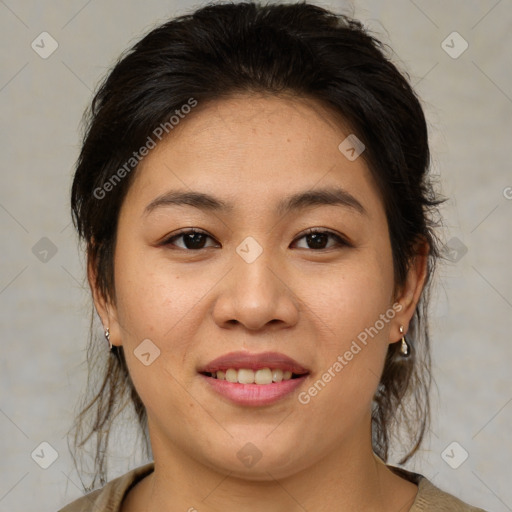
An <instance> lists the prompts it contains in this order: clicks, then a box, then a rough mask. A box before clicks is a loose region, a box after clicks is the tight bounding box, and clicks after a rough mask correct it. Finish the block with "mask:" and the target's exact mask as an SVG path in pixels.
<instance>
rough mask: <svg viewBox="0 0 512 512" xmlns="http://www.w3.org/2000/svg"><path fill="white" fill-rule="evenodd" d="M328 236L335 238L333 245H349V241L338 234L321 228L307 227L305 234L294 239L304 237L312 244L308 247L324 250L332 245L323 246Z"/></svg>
mask: <svg viewBox="0 0 512 512" xmlns="http://www.w3.org/2000/svg"><path fill="white" fill-rule="evenodd" d="M329 237H330V238H332V239H334V240H335V244H334V247H340V246H350V243H349V242H348V241H347V240H345V239H344V238H343V237H341V236H340V235H338V234H336V233H333V232H332V231H327V230H324V229H321V228H311V229H308V231H307V232H306V233H305V234H303V235H302V236H300V237H299V238H296V239H295V240H301V239H302V238H305V239H306V243H307V244H309V245H312V246H313V247H309V248H310V249H316V250H325V249H331V248H332V247H333V246H331V247H325V243H326V242H327V240H328V239H329ZM300 249H303V247H300ZM305 249H308V247H305Z"/></svg>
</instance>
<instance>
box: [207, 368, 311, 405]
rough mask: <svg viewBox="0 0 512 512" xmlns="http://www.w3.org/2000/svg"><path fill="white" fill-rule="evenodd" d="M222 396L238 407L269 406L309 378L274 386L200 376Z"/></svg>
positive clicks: (291, 380) (283, 381)
mask: <svg viewBox="0 0 512 512" xmlns="http://www.w3.org/2000/svg"><path fill="white" fill-rule="evenodd" d="M199 375H200V376H201V377H202V378H203V379H205V381H206V382H207V383H208V384H209V385H210V386H211V387H212V388H213V390H214V391H216V392H217V393H219V394H220V395H223V396H225V397H226V398H228V399H229V400H231V401H232V402H235V403H236V404H238V405H251V406H259V405H268V404H272V403H274V402H277V401H278V400H281V399H282V398H284V397H285V396H287V395H289V394H290V393H292V392H293V391H295V390H296V389H297V388H298V387H299V386H301V385H302V384H303V382H304V381H305V380H306V378H307V376H308V375H307V374H306V375H303V376H302V377H298V378H296V379H288V380H282V381H281V382H272V384H239V383H238V382H229V381H227V380H221V379H215V378H213V377H208V376H207V375H203V374H199Z"/></svg>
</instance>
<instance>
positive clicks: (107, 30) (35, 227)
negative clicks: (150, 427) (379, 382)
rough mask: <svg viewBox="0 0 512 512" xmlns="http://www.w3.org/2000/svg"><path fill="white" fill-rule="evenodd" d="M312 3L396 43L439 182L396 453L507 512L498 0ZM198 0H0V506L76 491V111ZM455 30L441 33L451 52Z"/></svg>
mask: <svg viewBox="0 0 512 512" xmlns="http://www.w3.org/2000/svg"><path fill="white" fill-rule="evenodd" d="M317 3H318V4H319V5H323V6H326V7H330V8H333V9H335V10H338V11H341V12H347V13H349V14H350V13H353V14H355V15H356V16H357V17H359V18H360V19H362V20H363V21H364V22H365V23H366V24H367V26H369V27H371V28H372V29H373V30H374V31H375V32H376V33H377V34H378V36H379V37H381V38H382V39H383V40H384V41H386V42H388V43H389V44H390V45H391V47H392V48H393V49H394V50H395V52H396V54H397V56H396V58H395V61H396V62H398V64H399V66H400V67H401V69H403V70H406V71H408V72H409V74H410V77H411V81H412V83H413V84H414V85H415V86H416V89H417V91H418V93H419V95H420V96H421V98H422V99H423V103H424V106H425V111H426V114H427V117H428V120H429V128H430V132H431V143H432V152H433V172H434V173H435V174H437V175H438V176H439V183H440V189H441V192H442V193H443V194H444V195H446V196H448V197H450V201H449V202H448V203H447V204H446V206H445V207H444V208H443V210H442V211H443V214H444V216H445V229H444V230H443V232H442V233H441V234H440V236H441V237H442V239H443V240H444V241H445V242H447V243H448V246H449V247H450V248H451V249H450V251H448V252H447V255H449V257H450V258H452V260H458V261H451V262H450V261H448V262H446V263H444V264H443V265H442V266H441V267H440V268H439V273H438V285H437V287H436V290H435V294H434V300H435V301H436V305H435V307H434V308H433V311H432V313H433V314H432V323H431V326H432V337H433V357H434V376H435V379H436V382H437V385H438V392H437V393H435V394H434V421H433V424H432V430H431V433H430V435H429V437H428V439H427V440H426V442H425V444H424V446H423V448H422V450H421V452H420V453H419V455H418V456H417V457H416V458H415V459H413V461H412V462H411V463H410V464H408V465H407V467H408V468H409V469H413V470H416V471H418V472H421V473H423V474H425V475H426V476H427V477H428V478H430V479H432V481H433V482H434V483H435V484H437V485H439V486H441V487H443V488H444V489H445V490H447V491H449V492H452V493H454V494H456V495H458V496H460V497H461V498H463V499H464V500H466V501H468V502H470V503H472V504H474V505H478V506H480V507H483V508H486V509H487V510H489V511H495V512H504V511H510V510H512V488H511V486H510V482H511V480H512V478H511V477H512V471H511V469H510V456H511V451H512V450H511V444H512V441H511V434H512V431H511V425H512V386H511V371H510V363H511V360H512V357H511V356H512V344H511V340H510V334H509V333H510V327H511V317H512V315H511V313H512V309H511V308H512V272H511V270H510V253H511V249H512V240H511V237H510V234H511V229H510V218H511V215H512V199H511V198H512V189H511V188H507V187H512V175H511V172H510V164H509V162H510V158H509V156H510V149H511V145H512V143H511V135H512V131H511V124H512V123H511V119H512V75H511V50H510V48H511V47H512V3H511V0H501V1H498V0H485V1H453V0H451V1H446V0H444V1H441V0H434V1H428V2H427V1H421V0H416V1H415V2H413V1H406V0H398V1H377V0H372V1H370V0H368V1H356V2H355V3H350V2H343V3H342V2H335V1H332V2H330V3H329V2H323V3H320V2H317ZM199 5H200V4H199V3H194V4H192V3H190V2H186V1H179V2H176V1H175V2H172V1H163V0H151V1H145V2H135V1H121V0H111V1H108V2H101V1H99V0H92V1H89V2H87V1H85V0H76V1H62V0H61V1H57V0H48V1H45V2H41V1H39V2H36V1H29V0H20V1H15V0H5V1H0V29H1V30H0V37H1V41H2V44H1V45H0V53H1V55H2V61H1V62H2V65H1V70H0V73H1V75H0V106H1V112H2V122H1V130H2V131H1V137H0V145H1V166H2V172H1V180H0V230H1V234H2V252H1V256H0V258H1V268H0V321H1V336H2V358H1V379H2V381H1V388H0V428H1V432H2V435H1V437H0V443H1V445H0V449H1V455H2V457H1V460H2V475H1V479H0V511H9V512H15V511H27V510H34V509H35V507H36V506H37V510H39V511H40V512H46V511H48V512H50V511H55V510H57V509H58V508H59V507H60V506H62V505H64V504H65V503H68V502H69V501H71V500H72V499H75V498H77V497H79V496H80V495H81V492H80V488H79V484H80V481H79V479H78V476H77V475H76V472H75V471H74V470H73V465H72V462H71V458H70V455H69V453H68V448H67V442H66V438H65V434H66V432H67V430H68V429H69V427H70V425H71V422H72V419H73V409H74V407H75V404H76V401H77V397H78V396H79V394H80V392H81V390H82V388H83V386H84V384H85V378H86V373H85V366H84V364H83V361H84V358H85V352H84V348H85V344H86V341H87V332H88V321H89V296H88V292H87V289H86V288H84V282H85V281H84V266H83V257H82V255H81V254H80V253H79V252H78V249H77V241H76V238H75V235H74V232H73V228H72V226H71V225H70V215H69V189H70V184H71V176H72V170H73V165H74V163H75V160H76V157H77V154H78V149H79V141H80V139H79V134H80V132H79V122H80V119H81V115H82V112H83V110H84V108H85V107H86V105H87V103H88V102H89V101H90V99H91V97H92V90H94V88H95V86H96V84H97V82H98V80H99V79H100V77H102V76H103V75H104V74H105V72H106V71H107V69H108V68H109V67H110V66H111V65H112V64H113V62H114V60H115V59H116V58H117V56H118V55H119V54H120V52H121V51H122V50H124V49H125V48H127V47H128V46H129V45H131V44H132V43H134V42H135V41H136V40H137V39H138V38H139V37H140V36H142V35H143V33H145V32H147V31H148V30H149V29H150V28H152V27H153V26H155V25H156V24H157V23H159V22H161V21H163V20H165V19H166V18H167V17H169V16H174V15H177V14H182V13H184V12H186V11H187V10H188V9H189V8H190V7H193V6H199ZM43 31H47V32H49V33H50V34H51V36H52V37H53V38H55V40H56V41H57V42H58V45H59V46H58V49H57V50H56V51H55V52H54V53H53V54H52V55H51V56H49V57H48V58H47V59H43V58H41V57H40V56H39V55H38V54H37V53H36V52H35V51H34V50H33V49H32V48H31V43H32V41H33V40H35V39H36V38H37V36H38V35H39V34H40V33H41V32H43ZM453 31H457V32H458V33H459V34H460V35H461V36H462V37H463V38H464V40H466V41H467V43H468V44H469V47H468V49H467V50H466V51H465V52H464V53H462V54H461V55H460V56H458V57H457V58H453V57H452V56H450V55H448V53H447V52H446V51H445V50H444V49H443V47H442V42H443V41H444V40H445V39H446V38H447V36H448V35H449V34H451V33H452V32H453ZM452 40H453V42H452ZM461 42H462V41H461V40H458V39H457V38H456V39H453V37H451V38H449V39H448V40H447V44H448V45H450V46H452V47H453V48H451V50H449V51H451V52H452V53H453V52H456V51H458V50H460V49H461V48H462V46H461ZM46 48H48V46H46ZM43 237H47V238H48V239H49V240H51V243H52V244H53V245H54V246H55V248H56V249H57V252H56V253H55V254H54V255H52V252H51V250H50V252H48V254H46V255H45V254H44V253H42V252H41V250H44V249H45V248H46V249H48V248H49V247H50V248H51V247H52V246H50V245H49V243H48V241H43V242H39V241H40V239H41V238H43ZM38 242H39V244H42V245H36V244H37V243H38ZM34 246H36V249H33V248H34ZM38 248H39V249H38ZM466 249H467V253H465V250H466ZM38 250H39V252H38ZM45 258H46V259H47V261H46V262H45V261H44V259H45ZM42 260H43V261H42ZM43 441H46V442H48V443H50V445H51V446H53V447H54V448H55V449H56V450H57V452H58V458H57V460H56V461H55V462H54V463H53V464H52V465H51V466H50V467H49V468H48V469H46V470H45V469H42V468H41V467H39V465H38V464H36V463H35V462H34V460H33V459H32V458H31V453H32V452H33V451H34V450H35V449H36V448H37V447H38V446H39V444H40V443H41V442H43ZM454 441H456V442H457V443H459V445H460V447H459V446H456V447H455V448H454V450H453V451H451V448H450V449H449V450H448V452H447V453H448V455H450V456H451V457H450V458H448V459H447V460H450V462H451V463H452V465H455V463H454V462H460V460H461V454H463V452H462V450H465V451H467V452H468V454H469V457H468V459H467V460H466V461H465V462H464V463H462V464H461V465H460V466H459V467H458V468H457V469H453V468H452V467H450V465H448V464H447V462H445V460H443V458H442V456H441V454H442V453H443V451H444V450H445V449H446V448H447V446H448V445H450V443H452V442H454ZM134 446H135V444H134V441H133V434H130V433H129V434H127V435H126V436H125V440H122V439H121V438H120V440H118V442H117V443H116V450H114V453H113V461H112V465H111V466H110V470H111V471H110V474H109V478H113V477H115V476H118V475H120V474H122V473H124V472H125V471H127V470H128V469H130V468H132V467H135V466H136V465H140V464H142V463H144V462H146V460H145V459H143V457H141V456H139V455H137V454H134V453H133V451H134ZM38 450H39V451H37V450H36V453H40V450H41V449H40V448H38ZM46 454H48V450H47V451H46ZM45 456H48V455H45Z"/></svg>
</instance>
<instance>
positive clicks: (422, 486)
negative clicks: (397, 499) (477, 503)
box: [388, 466, 486, 512]
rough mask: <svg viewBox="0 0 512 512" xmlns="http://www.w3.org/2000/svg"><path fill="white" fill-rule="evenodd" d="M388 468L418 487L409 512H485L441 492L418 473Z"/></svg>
mask: <svg viewBox="0 0 512 512" xmlns="http://www.w3.org/2000/svg"><path fill="white" fill-rule="evenodd" d="M388 467H389V469H391V470H392V471H393V472H395V473H397V474H399V475H400V476H402V477H404V478H406V479H407V480H409V481H411V482H414V483H415V484H416V485H417V486H418V494H417V495H416V499H415V500H414V503H413V505H412V507H411V509H410V511H409V512H486V511H485V510H483V509H481V508H477V507H472V506H471V505H468V504H467V503H465V502H464V501H461V500H460V499H458V498H456V497H455V496H453V495H452V494H449V493H447V492H445V491H442V490H441V489H439V488H438V487H436V486H435V485H434V484H433V483H432V482H431V481H430V480H428V479H427V478H425V477H424V476H423V475H420V474H419V473H413V472H411V471H406V470H405V469H402V468H397V467H392V466H388Z"/></svg>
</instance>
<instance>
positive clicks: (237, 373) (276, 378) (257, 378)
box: [212, 368, 292, 384]
mask: <svg viewBox="0 0 512 512" xmlns="http://www.w3.org/2000/svg"><path fill="white" fill-rule="evenodd" d="M212 376H213V377H215V378H217V379H219V380H227V381H228V382H238V383H240V384H272V382H281V381H282V380H290V379H291V378H292V372H291V371H289V370H286V371H285V372H283V370H279V369H275V370H271V369H270V368H261V369H260V370H257V371H254V370H250V369H247V368H240V369H239V370H236V369H235V368H229V369H228V370H226V372H223V371H222V370H219V371H218V372H213V374H212Z"/></svg>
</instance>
